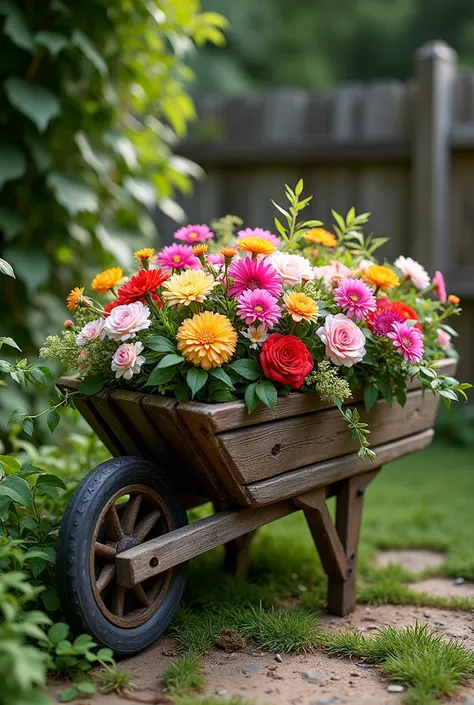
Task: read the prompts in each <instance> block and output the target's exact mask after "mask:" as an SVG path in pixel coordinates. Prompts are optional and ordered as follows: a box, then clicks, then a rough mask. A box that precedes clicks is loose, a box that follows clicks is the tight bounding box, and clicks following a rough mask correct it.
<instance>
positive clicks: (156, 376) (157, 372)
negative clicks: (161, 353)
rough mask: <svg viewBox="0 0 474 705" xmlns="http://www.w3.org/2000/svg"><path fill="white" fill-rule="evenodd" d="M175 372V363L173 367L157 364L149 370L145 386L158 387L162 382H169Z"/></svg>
mask: <svg viewBox="0 0 474 705" xmlns="http://www.w3.org/2000/svg"><path fill="white" fill-rule="evenodd" d="M175 374H176V365H174V366H173V367H165V368H164V369H163V368H161V369H160V368H159V367H158V365H157V366H156V367H155V369H154V370H153V371H152V372H151V374H150V376H149V377H148V380H147V382H146V384H145V387H160V386H161V385H162V384H168V382H171V380H172V379H173V377H174V376H175Z"/></svg>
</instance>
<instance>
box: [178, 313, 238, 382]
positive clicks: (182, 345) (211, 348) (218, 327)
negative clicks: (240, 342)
mask: <svg viewBox="0 0 474 705" xmlns="http://www.w3.org/2000/svg"><path fill="white" fill-rule="evenodd" d="M176 339H177V341H178V350H179V351H180V352H181V354H182V355H183V357H185V358H186V360H187V361H188V362H190V363H192V364H193V365H195V366H196V367H202V368H203V369H204V370H210V369H211V368H212V367H221V365H223V364H224V363H225V362H229V360H230V359H231V358H232V355H233V354H234V352H235V348H236V346H237V333H236V331H235V330H234V328H233V327H232V323H231V322H230V321H229V319H228V318H227V316H223V315H222V314H220V313H213V312H212V311H204V313H197V314H196V315H194V316H193V317H192V318H187V319H186V320H185V321H183V323H181V325H180V327H179V329H178V333H177V335H176Z"/></svg>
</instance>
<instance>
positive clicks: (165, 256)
mask: <svg viewBox="0 0 474 705" xmlns="http://www.w3.org/2000/svg"><path fill="white" fill-rule="evenodd" d="M157 262H158V264H159V265H160V266H161V267H163V269H165V270H166V271H172V270H174V269H185V268H187V269H199V268H200V266H201V263H200V261H199V260H198V258H197V257H196V256H195V255H193V248H192V247H191V246H190V245H179V244H178V243H177V242H174V243H173V244H172V245H168V247H163V249H162V250H161V252H160V253H159V255H158V258H157Z"/></svg>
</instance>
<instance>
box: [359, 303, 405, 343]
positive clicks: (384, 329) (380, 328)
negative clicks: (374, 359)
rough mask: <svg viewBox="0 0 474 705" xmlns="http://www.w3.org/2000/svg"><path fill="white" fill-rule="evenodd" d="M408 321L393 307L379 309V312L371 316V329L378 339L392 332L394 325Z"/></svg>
mask: <svg viewBox="0 0 474 705" xmlns="http://www.w3.org/2000/svg"><path fill="white" fill-rule="evenodd" d="M405 320H406V319H405V318H404V317H403V314H402V313H401V312H400V311H396V310H395V309H394V308H392V307H388V308H378V309H377V311H376V312H375V313H374V314H373V315H371V316H370V320H369V321H368V323H369V328H370V329H371V331H372V332H373V334H374V335H375V336H376V337H377V338H381V337H382V336H384V335H387V333H389V332H390V331H392V330H393V329H392V325H393V324H394V323H403V321H405Z"/></svg>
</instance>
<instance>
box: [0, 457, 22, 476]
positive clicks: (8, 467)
mask: <svg viewBox="0 0 474 705" xmlns="http://www.w3.org/2000/svg"><path fill="white" fill-rule="evenodd" d="M0 467H1V468H3V469H4V470H5V474H6V475H11V474H12V473H13V472H18V471H19V470H21V465H20V463H19V462H18V460H15V458H12V457H10V456H9V455H0Z"/></svg>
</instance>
